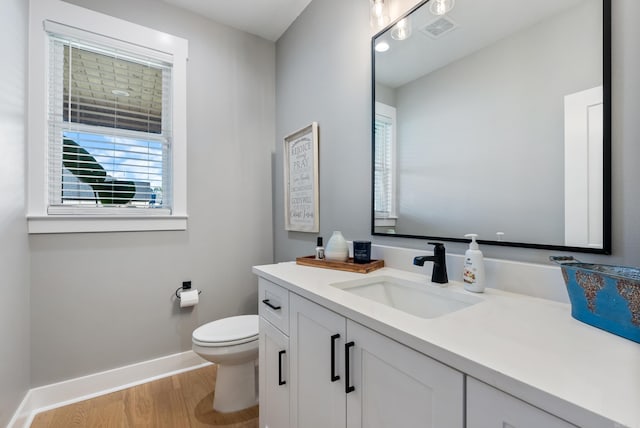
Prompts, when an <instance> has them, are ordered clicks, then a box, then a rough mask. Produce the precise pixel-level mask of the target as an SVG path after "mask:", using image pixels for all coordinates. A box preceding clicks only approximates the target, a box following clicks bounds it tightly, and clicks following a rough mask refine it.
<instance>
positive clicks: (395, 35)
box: [391, 16, 411, 40]
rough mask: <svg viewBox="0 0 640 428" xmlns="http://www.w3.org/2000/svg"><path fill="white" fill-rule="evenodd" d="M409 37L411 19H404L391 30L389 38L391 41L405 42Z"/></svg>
mask: <svg viewBox="0 0 640 428" xmlns="http://www.w3.org/2000/svg"><path fill="white" fill-rule="evenodd" d="M410 36H411V18H410V17H408V16H407V17H406V18H404V19H401V20H400V21H398V23H397V24H396V25H394V26H393V28H392V29H391V38H392V39H393V40H406V39H408V38H409V37H410Z"/></svg>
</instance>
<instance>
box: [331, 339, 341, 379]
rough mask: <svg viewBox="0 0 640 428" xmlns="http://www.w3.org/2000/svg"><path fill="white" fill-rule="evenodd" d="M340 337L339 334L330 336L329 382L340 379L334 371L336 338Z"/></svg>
mask: <svg viewBox="0 0 640 428" xmlns="http://www.w3.org/2000/svg"><path fill="white" fill-rule="evenodd" d="M339 338H340V335H339V334H334V335H333V336H331V382H335V381H337V380H340V376H339V375H337V374H335V373H336V340H337V339H339Z"/></svg>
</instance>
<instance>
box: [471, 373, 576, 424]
mask: <svg viewBox="0 0 640 428" xmlns="http://www.w3.org/2000/svg"><path fill="white" fill-rule="evenodd" d="M541 427H544V428H576V427H575V425H572V424H570V423H568V422H565V421H564V420H562V419H558V418H557V417H555V416H553V415H551V414H549V413H547V412H545V411H542V410H540V409H538V408H537V407H533V406H531V405H530V404H527V403H525V402H524V401H521V400H519V399H517V398H515V397H513V396H511V395H509V394H506V393H504V392H502V391H500V390H498V389H495V388H493V387H491V386H489V385H487V384H485V383H482V382H480V381H478V380H476V379H474V378H472V377H469V376H467V428H541Z"/></svg>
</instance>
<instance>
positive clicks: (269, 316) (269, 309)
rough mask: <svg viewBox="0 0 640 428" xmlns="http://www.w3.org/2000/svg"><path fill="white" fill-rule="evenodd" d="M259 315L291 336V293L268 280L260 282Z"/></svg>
mask: <svg viewBox="0 0 640 428" xmlns="http://www.w3.org/2000/svg"><path fill="white" fill-rule="evenodd" d="M258 314H259V315H260V316H261V317H263V318H264V319H266V320H268V321H269V322H270V323H271V324H273V325H274V326H276V327H277V328H278V329H279V330H280V331H281V332H283V333H284V334H286V335H287V336H288V335H289V291H288V290H287V289H285V288H282V287H280V286H279V285H276V284H274V283H273V282H269V281H267V280H266V279H263V278H260V279H259V280H258Z"/></svg>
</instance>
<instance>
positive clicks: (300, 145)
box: [283, 122, 320, 233]
mask: <svg viewBox="0 0 640 428" xmlns="http://www.w3.org/2000/svg"><path fill="white" fill-rule="evenodd" d="M283 153H284V217H285V218H284V228H285V230H292V231H298V232H316V233H317V232H319V231H320V222H319V218H318V212H319V207H318V205H319V198H318V123H317V122H313V123H312V124H311V125H309V126H307V127H305V128H302V129H301V130H299V131H296V132H294V133H293V134H291V135H289V136H287V137H285V138H284V150H283Z"/></svg>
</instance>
